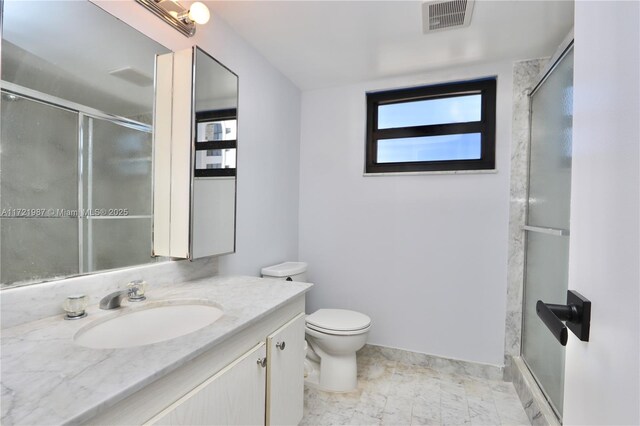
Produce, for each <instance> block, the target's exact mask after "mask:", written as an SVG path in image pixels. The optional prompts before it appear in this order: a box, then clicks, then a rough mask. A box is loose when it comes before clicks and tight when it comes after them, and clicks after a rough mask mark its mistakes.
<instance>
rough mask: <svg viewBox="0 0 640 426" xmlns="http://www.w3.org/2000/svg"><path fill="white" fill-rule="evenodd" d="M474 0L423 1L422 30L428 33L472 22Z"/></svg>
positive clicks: (463, 25) (460, 26)
mask: <svg viewBox="0 0 640 426" xmlns="http://www.w3.org/2000/svg"><path fill="white" fill-rule="evenodd" d="M473 3H474V0H452V1H426V2H424V3H422V31H423V32H424V33H425V34H426V33H430V32H434V31H440V30H446V29H449V28H462V27H466V26H467V25H469V23H470V22H471V14H472V12H473Z"/></svg>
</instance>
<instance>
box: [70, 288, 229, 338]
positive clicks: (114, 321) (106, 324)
mask: <svg viewBox="0 0 640 426" xmlns="http://www.w3.org/2000/svg"><path fill="white" fill-rule="evenodd" d="M121 309H123V312H120V314H119V315H116V316H114V317H111V318H107V319H104V320H96V321H94V322H92V323H90V324H87V325H86V326H85V327H83V328H81V329H80V330H79V331H78V332H77V333H76V335H75V336H74V337H73V340H74V342H75V343H76V344H78V345H80V346H85V347H87V348H96V349H116V348H130V347H134V346H143V345H150V344H152V343H158V342H163V341H165V340H170V339H175V338H176V337H180V336H184V335H185V334H189V333H193V332H194V331H197V330H200V329H201V328H203V327H206V326H208V325H210V324H213V323H214V322H216V321H217V320H218V319H220V317H222V314H223V311H222V309H220V308H219V307H217V306H214V305H213V304H211V303H207V302H197V301H196V302H194V301H180V300H177V301H176V300H172V301H165V302H146V303H145V304H144V305H142V306H140V307H139V308H136V307H132V308H121Z"/></svg>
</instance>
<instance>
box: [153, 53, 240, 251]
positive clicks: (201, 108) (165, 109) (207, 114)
mask: <svg viewBox="0 0 640 426" xmlns="http://www.w3.org/2000/svg"><path fill="white" fill-rule="evenodd" d="M156 73H157V74H156V78H157V79H158V81H163V82H167V84H163V85H162V89H161V90H159V91H158V93H157V94H156V99H155V101H156V107H155V114H156V118H155V123H156V127H155V132H156V134H155V150H154V166H155V169H154V186H155V187H154V210H155V211H156V212H158V214H156V216H155V217H154V234H153V250H154V253H155V254H158V255H161V256H171V257H178V258H189V259H197V258H201V257H207V256H215V255H221V254H228V253H233V252H234V251H235V211H236V177H237V167H236V160H237V148H238V147H237V134H238V76H237V75H236V74H234V73H233V72H232V71H230V70H229V69H228V68H226V67H225V66H224V65H222V64H221V63H220V62H218V61H217V60H215V59H214V58H213V57H211V56H210V55H208V54H207V53H206V52H204V51H203V50H202V49H200V48H198V47H193V48H189V49H185V50H181V51H177V52H172V53H168V54H165V55H160V56H158V59H157V64H156ZM169 87H170V88H171V90H169V89H168V88H169ZM166 123H171V125H170V126H167V125H165V124H166Z"/></svg>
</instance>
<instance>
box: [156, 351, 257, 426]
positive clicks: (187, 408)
mask: <svg viewBox="0 0 640 426" xmlns="http://www.w3.org/2000/svg"><path fill="white" fill-rule="evenodd" d="M265 356H266V349H265V344H264V342H261V343H260V344H259V345H257V346H256V347H254V348H253V349H251V350H250V351H249V352H247V353H246V354H244V355H243V356H242V357H240V358H239V359H238V360H236V361H234V362H233V363H231V364H230V365H228V366H227V367H225V368H224V369H223V370H222V371H220V372H218V373H217V374H215V375H214V376H212V377H211V378H209V379H208V380H206V381H205V382H204V383H202V384H201V385H199V386H198V387H196V388H195V389H193V390H192V391H191V392H189V393H188V394H186V395H185V396H183V397H182V398H180V399H179V400H178V401H176V402H175V403H173V404H172V405H171V406H169V407H168V408H166V409H165V410H164V411H162V412H161V413H159V414H158V415H157V416H156V417H154V418H153V419H151V420H150V421H149V422H148V423H147V424H153V425H259V424H260V425H261V424H264V418H265V380H266V368H264V367H263V366H262V365H260V364H259V363H258V360H260V359H263V358H264V357H265Z"/></svg>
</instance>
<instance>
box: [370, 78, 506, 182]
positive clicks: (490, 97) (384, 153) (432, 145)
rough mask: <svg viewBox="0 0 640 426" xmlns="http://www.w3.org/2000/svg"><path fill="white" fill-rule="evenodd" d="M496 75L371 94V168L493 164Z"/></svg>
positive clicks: (430, 168)
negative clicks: (494, 76)
mask: <svg viewBox="0 0 640 426" xmlns="http://www.w3.org/2000/svg"><path fill="white" fill-rule="evenodd" d="M495 127H496V79H495V78H487V79H482V80H474V81H466V82H460V83H447V84H438V85H434V86H423V87H414V88H410V89H398V90H388V91H384V92H373V93H367V146H366V167H365V170H366V172H367V173H393V172H422V171H444V170H483V169H493V168H495Z"/></svg>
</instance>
